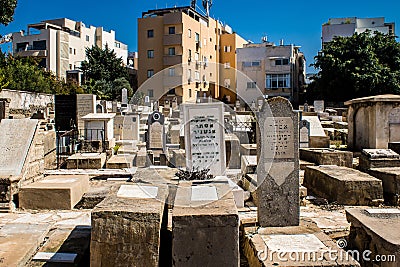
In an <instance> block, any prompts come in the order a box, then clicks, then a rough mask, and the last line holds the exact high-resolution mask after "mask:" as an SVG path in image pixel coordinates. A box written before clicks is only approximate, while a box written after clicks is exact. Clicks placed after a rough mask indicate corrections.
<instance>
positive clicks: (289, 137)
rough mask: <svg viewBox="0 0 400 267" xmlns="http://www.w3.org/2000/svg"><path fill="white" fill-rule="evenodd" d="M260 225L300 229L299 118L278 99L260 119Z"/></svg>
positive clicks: (272, 102)
mask: <svg viewBox="0 0 400 267" xmlns="http://www.w3.org/2000/svg"><path fill="white" fill-rule="evenodd" d="M258 123H259V129H260V130H259V131H258V134H257V139H258V144H259V146H258V151H257V152H258V153H257V154H258V166H257V184H258V189H257V194H258V199H259V206H258V222H259V224H260V226H262V227H267V226H271V227H283V226H295V225H299V215H300V210H299V128H298V127H299V116H298V113H297V112H293V108H292V105H291V104H290V102H289V101H288V100H287V99H285V98H283V97H275V98H272V99H269V100H268V101H267V102H266V103H264V105H263V107H262V109H261V111H260V112H259V115H258Z"/></svg>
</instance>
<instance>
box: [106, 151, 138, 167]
mask: <svg viewBox="0 0 400 267" xmlns="http://www.w3.org/2000/svg"><path fill="white" fill-rule="evenodd" d="M134 157H135V156H134V155H131V154H120V155H113V156H112V157H111V158H110V159H109V160H108V161H107V164H106V166H107V169H124V168H132V167H133V159H134Z"/></svg>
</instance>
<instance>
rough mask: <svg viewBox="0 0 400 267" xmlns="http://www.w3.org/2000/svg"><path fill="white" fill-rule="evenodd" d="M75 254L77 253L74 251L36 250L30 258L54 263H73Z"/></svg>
mask: <svg viewBox="0 0 400 267" xmlns="http://www.w3.org/2000/svg"><path fill="white" fill-rule="evenodd" d="M77 256H78V254H76V253H57V252H38V253H36V255H35V256H34V257H33V259H32V260H34V261H43V262H54V263H74V262H75V259H76V257H77Z"/></svg>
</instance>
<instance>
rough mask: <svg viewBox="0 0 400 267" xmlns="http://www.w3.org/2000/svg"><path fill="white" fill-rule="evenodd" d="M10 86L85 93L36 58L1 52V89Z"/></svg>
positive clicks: (46, 91)
mask: <svg viewBox="0 0 400 267" xmlns="http://www.w3.org/2000/svg"><path fill="white" fill-rule="evenodd" d="M4 88H8V89H14V90H22V91H29V92H37V93H47V94H76V93H83V91H82V88H80V87H79V86H78V85H77V84H75V83H74V82H72V81H67V82H65V81H63V80H60V79H58V78H57V77H56V76H55V75H54V74H52V73H51V72H48V71H46V70H44V69H43V68H41V67H39V64H38V60H37V59H35V58H30V57H27V58H18V57H13V56H12V55H8V56H5V54H3V53H1V52H0V90H1V89H4Z"/></svg>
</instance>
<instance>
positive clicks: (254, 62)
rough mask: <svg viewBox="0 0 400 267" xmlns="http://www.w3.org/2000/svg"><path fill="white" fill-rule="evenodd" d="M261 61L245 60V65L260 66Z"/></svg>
mask: <svg viewBox="0 0 400 267" xmlns="http://www.w3.org/2000/svg"><path fill="white" fill-rule="evenodd" d="M260 66H261V61H247V62H243V67H260Z"/></svg>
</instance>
